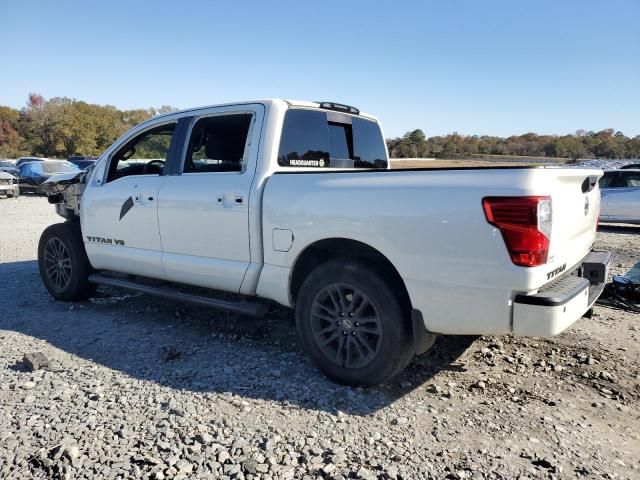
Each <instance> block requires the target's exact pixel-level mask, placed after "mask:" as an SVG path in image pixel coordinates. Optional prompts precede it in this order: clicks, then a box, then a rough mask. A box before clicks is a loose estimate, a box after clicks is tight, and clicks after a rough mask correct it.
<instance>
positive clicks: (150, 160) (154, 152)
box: [107, 123, 176, 182]
mask: <svg viewBox="0 0 640 480" xmlns="http://www.w3.org/2000/svg"><path fill="white" fill-rule="evenodd" d="M175 129H176V123H170V124H167V125H161V126H159V127H156V128H153V129H151V130H147V131H146V132H144V133H141V134H140V135H138V136H137V137H135V138H133V139H132V140H130V141H129V142H127V144H126V145H125V146H123V147H122V148H121V149H120V150H118V151H117V152H116V153H115V154H114V155H113V156H112V157H111V163H110V164H109V173H108V175H107V182H112V181H113V180H117V179H119V178H123V177H128V176H130V175H159V174H160V173H162V170H163V169H164V165H165V163H166V161H167V157H168V156H169V147H170V146H171V139H172V138H173V133H174V131H175Z"/></svg>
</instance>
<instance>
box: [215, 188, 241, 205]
mask: <svg viewBox="0 0 640 480" xmlns="http://www.w3.org/2000/svg"><path fill="white" fill-rule="evenodd" d="M218 203H219V204H221V205H222V206H223V207H224V208H233V207H236V206H241V205H243V204H244V196H243V195H238V194H235V193H231V192H226V193H223V194H219V195H218Z"/></svg>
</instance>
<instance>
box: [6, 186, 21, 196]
mask: <svg viewBox="0 0 640 480" xmlns="http://www.w3.org/2000/svg"><path fill="white" fill-rule="evenodd" d="M7 196H8V197H12V198H18V197H19V196H20V189H19V188H14V189H13V191H12V192H11V193H10V194H9V193H8V194H7Z"/></svg>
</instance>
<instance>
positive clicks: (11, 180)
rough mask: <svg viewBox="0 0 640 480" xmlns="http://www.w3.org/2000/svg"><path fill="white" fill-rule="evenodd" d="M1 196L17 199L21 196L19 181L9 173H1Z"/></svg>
mask: <svg viewBox="0 0 640 480" xmlns="http://www.w3.org/2000/svg"><path fill="white" fill-rule="evenodd" d="M0 195H4V196H5V197H17V196H19V195H20V189H19V188H18V179H17V178H16V177H14V176H13V175H11V174H10V173H7V172H0Z"/></svg>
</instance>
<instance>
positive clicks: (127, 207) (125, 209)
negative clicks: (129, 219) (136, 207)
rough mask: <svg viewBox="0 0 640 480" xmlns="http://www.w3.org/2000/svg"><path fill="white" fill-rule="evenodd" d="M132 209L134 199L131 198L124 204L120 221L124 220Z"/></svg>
mask: <svg viewBox="0 0 640 480" xmlns="http://www.w3.org/2000/svg"><path fill="white" fill-rule="evenodd" d="M132 208H133V198H131V197H129V198H127V199H126V200H125V201H124V203H123V204H122V208H121V209H120V218H119V220H122V217H124V216H125V215H126V214H127V212H129V210H131V209H132Z"/></svg>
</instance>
